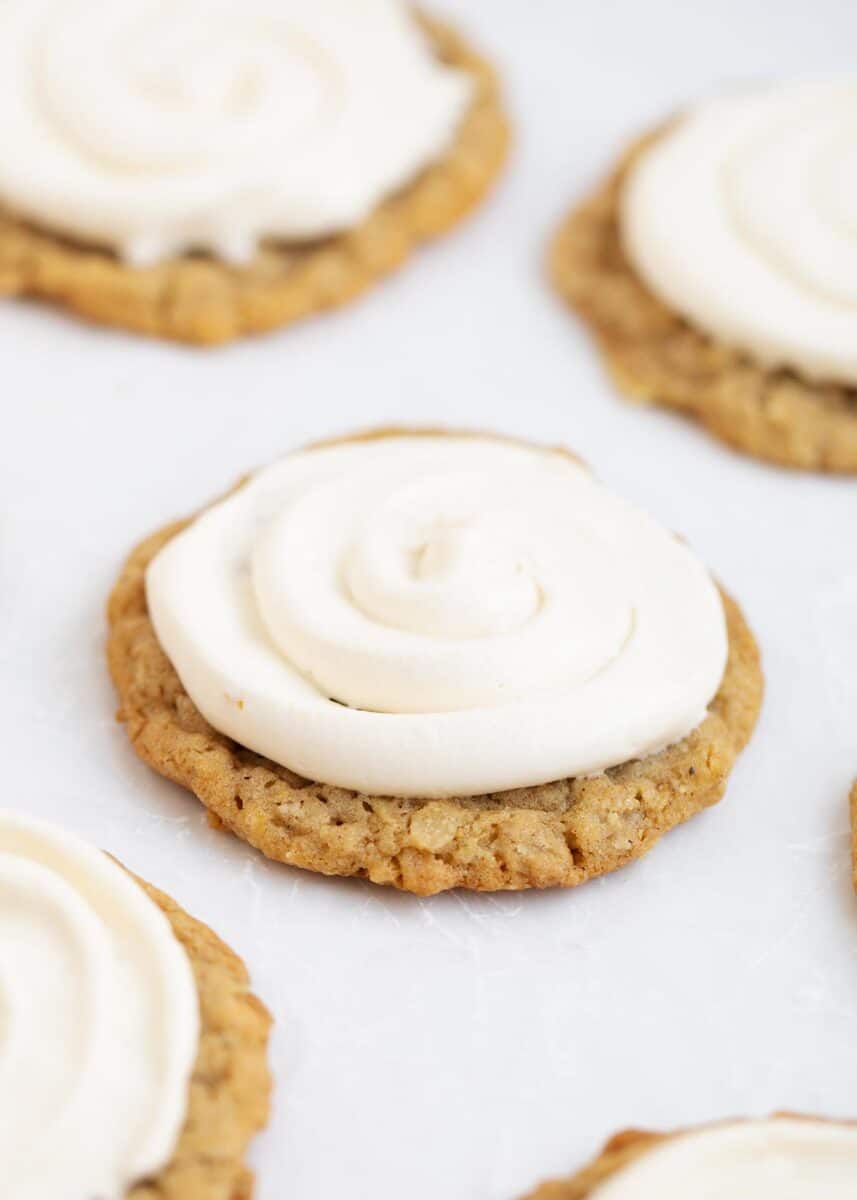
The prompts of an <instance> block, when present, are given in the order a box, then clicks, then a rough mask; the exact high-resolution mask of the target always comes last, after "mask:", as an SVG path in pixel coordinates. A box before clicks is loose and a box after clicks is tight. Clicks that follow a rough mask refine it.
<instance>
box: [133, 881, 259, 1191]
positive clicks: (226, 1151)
mask: <svg viewBox="0 0 857 1200" xmlns="http://www.w3.org/2000/svg"><path fill="white" fill-rule="evenodd" d="M138 882H139V883H140V886H141V887H142V888H143V890H144V891H145V892H146V894H147V895H148V896H149V897H150V899H151V900H153V901H154V902H155V904H157V905H158V907H159V908H160V909H161V911H162V912H163V913H164V915H165V916H166V917H167V919H168V921H169V922H170V925H171V926H172V930H173V933H174V934H175V936H176V938H177V939H178V941H179V942H180V943H181V945H182V946H183V948H184V950H185V953H186V954H187V956H188V959H189V960H190V965H191V968H192V970H193V976H194V980H195V982H196V988H197V993H198V996H199V1005H200V1036H199V1049H198V1053H197V1058H196V1064H195V1066H194V1070H193V1075H192V1077H191V1084H190V1096H189V1099H188V1109H187V1116H186V1119H185V1124H184V1128H183V1130H182V1133H181V1136H180V1138H179V1141H178V1144H177V1146H176V1149H175V1152H174V1154H173V1157H172V1160H171V1161H170V1162H169V1163H168V1164H167V1165H166V1167H164V1168H163V1170H161V1171H160V1172H159V1173H158V1174H157V1175H156V1176H155V1177H154V1178H152V1179H148V1180H144V1181H141V1182H140V1183H138V1184H135V1186H134V1187H133V1188H132V1189H131V1190H130V1192H128V1193H127V1195H128V1200H249V1198H250V1196H251V1195H252V1193H253V1176H252V1174H251V1172H250V1171H249V1169H248V1168H247V1166H246V1165H245V1163H244V1154H245V1152H246V1149H247V1146H248V1145H249V1143H250V1141H251V1139H252V1138H253V1136H254V1135H255V1134H256V1133H258V1131H259V1130H260V1129H261V1128H262V1127H263V1126H264V1125H265V1123H266V1121H267V1119H268V1109H269V1093H270V1087H271V1080H270V1075H269V1072H268V1066H267V1043H268V1031H269V1028H270V1024H271V1018H270V1016H269V1015H268V1012H267V1010H266V1008H265V1006H264V1005H263V1004H262V1003H261V1001H260V1000H258V999H257V998H256V996H254V995H253V993H252V992H251V991H250V980H249V978H248V975H247V970H246V968H245V966H244V963H243V962H242V961H241V959H240V958H239V957H238V956H237V955H236V954H235V953H234V952H233V951H232V950H230V949H229V947H228V946H226V945H225V944H224V943H223V942H222V941H221V940H220V938H219V937H217V935H216V934H215V933H213V932H212V930H211V929H209V928H208V927H207V926H206V925H203V924H202V922H201V921H197V920H196V919H195V918H194V917H191V916H189V915H188V914H187V913H186V912H184V910H183V909H181V908H180V907H179V905H178V904H176V902H175V901H174V900H171V899H170V898H169V896H166V895H164V893H163V892H160V891H158V889H157V888H154V887H152V885H151V884H148V883H145V882H143V881H142V880H138Z"/></svg>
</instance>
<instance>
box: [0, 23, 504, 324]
mask: <svg viewBox="0 0 857 1200" xmlns="http://www.w3.org/2000/svg"><path fill="white" fill-rule="evenodd" d="M422 21H423V24H424V25H425V27H426V30H427V32H428V35H429V38H430V40H431V43H432V45H433V47H434V50H435V53H436V55H437V57H438V58H439V59H440V60H441V61H442V62H443V63H446V64H448V65H450V66H453V67H456V68H458V69H460V70H462V71H465V72H467V73H468V74H469V75H470V76H471V78H472V79H473V81H474V97H473V100H472V102H471V104H470V107H469V109H468V111H467V113H466V115H465V117H464V119H463V121H462V123H461V125H460V128H459V130H458V133H457V135H456V138H455V140H454V142H453V144H452V146H451V147H450V148H449V149H448V150H447V152H446V153H445V154H444V155H443V157H442V158H441V159H440V160H439V161H437V162H436V163H434V164H433V165H431V166H429V167H428V168H426V169H425V170H424V171H423V172H422V173H421V174H420V175H419V177H418V178H417V179H416V180H415V181H414V182H413V183H411V184H409V185H408V186H407V187H405V188H404V189H402V190H401V191H399V192H398V193H397V194H395V195H394V196H392V197H391V198H390V199H388V200H387V201H386V202H384V203H382V204H381V205H380V206H379V207H378V208H377V209H376V210H375V212H373V213H372V214H371V215H370V216H369V217H368V218H367V219H366V220H364V221H363V222H362V223H361V224H359V225H358V226H356V227H355V228H353V229H350V230H348V231H347V232H345V233H343V234H341V235H338V236H335V237H329V238H323V239H321V240H319V241H318V242H315V243H311V244H309V245H304V246H301V245H292V244H288V243H280V242H277V241H274V240H270V241H266V242H264V243H263V244H262V245H261V246H260V248H259V250H258V252H257V254H256V256H255V258H254V259H253V260H252V262H251V263H250V264H249V265H248V266H246V267H241V266H233V265H229V264H228V263H225V262H220V261H218V260H217V259H214V258H210V257H207V256H204V255H185V256H182V257H179V258H175V259H172V260H168V261H166V262H164V263H162V264H159V265H157V266H154V267H150V268H145V269H141V268H134V267H132V266H128V265H126V264H124V263H123V262H122V261H121V260H120V259H119V258H118V257H117V256H116V255H115V254H113V253H110V252H109V251H105V250H101V249H98V248H96V247H93V246H89V245H85V244H83V243H79V242H76V241H74V240H73V239H69V238H65V237H61V236H57V235H54V234H53V233H51V232H50V231H49V230H45V229H42V228H39V227H37V226H35V225H32V224H30V223H28V222H27V221H25V220H21V219H20V218H19V217H17V216H16V214H15V213H14V212H10V211H3V210H2V209H0V295H7V296H13V295H19V296H31V297H35V298H39V299H42V300H48V301H52V302H54V303H57V304H60V305H63V306H65V307H66V308H69V309H71V310H73V311H74V312H76V313H78V314H79V315H81V316H83V317H87V318H89V319H91V320H93V321H96V322H98V323H100V324H106V325H114V326H119V327H121V328H125V329H129V330H133V331H134V332H137V333H143V334H148V335H151V336H154V337H162V338H172V339H175V340H178V341H183V342H191V343H197V344H200V345H214V344H217V343H221V342H226V341H229V340H231V339H233V338H237V337H241V336H243V335H245V334H252V333H261V332H265V331H267V330H272V329H275V328H278V327H280V326H284V325H288V324H291V323H292V322H293V321H296V320H298V319H299V318H301V317H305V316H309V315H310V314H313V313H317V312H321V311H323V310H324V309H328V308H332V307H335V306H337V305H340V304H345V303H346V302H347V301H349V300H351V299H353V298H354V297H355V296H357V295H358V294H359V293H360V292H362V291H364V290H365V289H366V288H367V287H369V286H371V285H372V284H373V283H375V282H376V281H377V280H379V279H381V278H382V277H383V276H384V275H386V274H388V273H389V272H391V271H392V270H394V269H395V268H396V267H398V266H399V265H400V264H401V263H403V262H404V261H405V259H407V258H408V257H409V255H410V254H411V253H412V252H413V251H414V250H415V249H416V248H417V247H418V246H419V244H420V243H421V242H424V241H426V240H428V239H430V238H432V237H435V236H436V235H438V234H441V233H443V232H444V231H446V230H447V229H449V228H450V227H451V226H452V225H454V224H455V223H456V222H457V221H459V220H460V219H461V218H462V217H464V216H465V215H466V214H467V213H468V212H469V211H470V210H471V209H472V208H474V207H475V206H476V205H477V204H478V203H479V201H480V200H482V198H483V197H484V195H485V193H486V192H487V191H488V189H489V187H490V185H491V184H492V183H493V181H494V179H495V178H496V176H497V175H498V173H499V172H500V169H501V168H502V166H503V163H504V161H505V158H506V153H507V149H508V142H509V127H508V123H507V120H506V116H505V113H504V110H503V106H502V102H501V100H500V95H499V88H498V84H497V80H496V77H495V75H494V72H493V69H492V68H491V66H490V65H489V64H488V63H487V62H486V61H485V60H484V59H483V58H481V57H480V56H479V55H478V54H477V53H476V52H475V51H474V50H473V49H471V48H470V46H469V45H468V44H467V43H466V42H465V41H464V39H462V38H461V37H459V36H458V34H457V33H456V32H455V31H454V30H452V29H450V28H449V27H448V26H446V25H444V24H441V23H440V22H437V21H433V20H431V19H429V18H422Z"/></svg>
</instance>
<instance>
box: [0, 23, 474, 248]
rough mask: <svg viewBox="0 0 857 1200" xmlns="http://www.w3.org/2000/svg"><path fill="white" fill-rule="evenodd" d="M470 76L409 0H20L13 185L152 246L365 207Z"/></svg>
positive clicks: (263, 230)
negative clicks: (444, 60) (427, 33)
mask: <svg viewBox="0 0 857 1200" xmlns="http://www.w3.org/2000/svg"><path fill="white" fill-rule="evenodd" d="M471 92H472V88H471V81H470V79H469V78H468V77H467V76H465V75H464V74H463V73H460V72H458V71H454V70H452V69H450V68H448V67H446V66H443V65H442V64H441V63H440V62H439V61H438V60H437V59H436V58H435V57H434V55H433V53H432V51H431V49H430V47H429V46H428V44H427V42H426V39H425V37H424V36H423V34H422V33H421V31H420V30H419V28H418V27H417V25H416V23H415V21H414V19H413V16H412V14H411V12H410V10H409V9H407V8H406V6H405V5H404V4H403V3H401V0H122V2H121V3H118V2H117V0H3V2H2V4H0V113H2V120H0V199H2V201H3V202H4V203H6V204H7V205H8V206H9V207H11V208H13V209H14V210H15V211H16V212H19V213H21V214H23V215H25V216H27V217H29V218H30V219H31V220H34V221H36V222H39V223H42V224H44V225H46V226H48V227H50V228H52V229H56V230H59V231H61V232H64V233H67V234H70V235H72V236H74V237H79V238H83V239H86V240H89V241H92V242H95V243H98V244H104V245H106V246H109V247H114V248H116V249H117V250H119V251H120V252H121V254H122V255H124V257H125V258H126V259H128V260H129V261H130V262H132V263H134V264H135V265H141V266H142V265H146V264H149V263H152V262H155V261H157V260H158V259H161V258H164V257H166V256H168V255H173V254H176V253H180V252H182V251H184V250H187V249H189V248H193V249H210V250H212V251H213V252H215V253H216V254H219V255H221V256H222V257H224V258H226V259H229V260H234V261H239V262H240V261H246V260H247V259H248V258H250V257H251V256H252V254H253V252H254V249H255V246H256V243H257V241H258V239H259V238H261V237H274V238H285V239H290V240H297V239H305V238H314V237H319V236H322V235H326V234H330V233H333V232H336V231H338V230H342V229H345V228H347V227H349V226H352V225H354V224H356V223H357V222H359V221H360V220H361V219H362V218H363V217H364V216H365V215H366V214H367V213H368V212H370V211H371V210H372V209H373V208H374V207H375V206H376V205H377V204H378V202H379V201H380V200H382V199H383V198H384V197H385V196H387V195H388V194H390V193H391V192H393V191H394V190H395V189H397V188H398V187H400V186H402V185H403V184H405V183H407V182H409V181H410V180H411V179H412V178H413V177H414V176H416V175H417V174H418V172H419V171H420V170H422V168H423V167H425V166H426V165H428V164H429V163H430V162H431V161H433V160H434V159H435V158H437V157H438V156H440V155H441V154H442V153H443V151H444V150H445V149H446V148H447V146H448V145H449V143H450V142H451V140H452V138H453V137H454V134H455V131H456V128H457V126H458V124H459V122H460V120H461V117H462V115H463V113H464V110H465V108H466V107H467V104H468V103H469V99H470V96H471Z"/></svg>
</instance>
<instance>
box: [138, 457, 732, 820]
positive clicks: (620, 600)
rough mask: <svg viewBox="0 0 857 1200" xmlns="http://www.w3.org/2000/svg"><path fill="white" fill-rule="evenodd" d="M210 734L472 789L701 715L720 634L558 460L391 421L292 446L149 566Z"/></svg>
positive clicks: (637, 531) (301, 759)
mask: <svg viewBox="0 0 857 1200" xmlns="http://www.w3.org/2000/svg"><path fill="white" fill-rule="evenodd" d="M147 590H148V601H149V609H150V612H151V617H152V621H153V623H154V626H155V630H156V632H157V635H158V638H159V640H160V642H161V645H162V646H163V647H164V649H165V650H166V653H167V654H168V656H169V657H170V659H171V661H172V662H173V664H174V666H175V668H176V670H177V671H178V674H179V676H180V677H181V680H182V682H183V684H184V686H185V687H186V689H187V691H188V693H189V695H190V696H191V697H192V699H193V700H194V702H195V704H196V705H197V707H198V708H199V709H200V710H201V712H202V713H203V714H204V715H205V717H206V718H207V719H208V721H209V722H210V723H211V724H212V725H213V726H214V727H215V728H216V729H218V730H220V731H221V732H223V733H225V734H227V735H228V736H230V737H232V738H234V739H235V740H237V741H238V742H241V743H242V744H243V745H245V746H248V747H250V748H251V749H252V750H255V751H256V752H257V753H259V754H262V755H265V756H267V757H268V758H271V759H273V760H274V761H276V762H278V763H281V764H282V765H284V766H287V767H289V768H291V769H292V770H294V771H296V772H298V773H299V774H301V775H304V776H307V777H308V778H311V779H315V780H320V781H323V782H326V783H332V784H337V785H340V786H342V787H348V788H354V789H357V790H360V791H364V792H368V793H375V794H380V795H405V796H443V795H473V794H479V793H482V792H486V791H496V790H502V789H507V788H515V787H523V786H526V785H531V784H537V783H543V782H547V781H549V780H553V779H559V778H564V777H566V776H574V775H580V774H584V773H592V772H597V771H600V770H602V769H604V768H606V767H609V766H613V765H615V764H617V763H620V762H624V761H626V760H628V759H631V758H634V757H637V756H640V755H645V754H647V753H649V752H651V751H655V750H658V749H660V748H662V747H663V746H664V745H666V744H668V743H670V742H673V741H675V740H677V739H679V738H681V737H683V736H684V735H685V734H687V733H688V732H689V731H690V730H691V729H693V728H694V727H695V726H696V725H697V724H698V723H699V721H700V720H701V719H702V718H703V717H704V715H705V712H706V706H707V704H708V702H709V701H710V700H711V698H712V696H713V695H714V693H715V692H716V690H717V687H718V685H719V683H720V679H721V677H722V674H723V669H724V664H725V660H726V653H727V637H726V631H725V622H724V616H723V610H722V605H721V602H720V598H719V595H718V593H717V591H716V589H715V587H714V585H713V583H712V581H711V579H710V578H709V576H708V574H707V573H706V571H705V570H704V568H703V567H702V566H701V565H700V563H699V562H698V561H697V560H696V559H695V558H694V557H693V555H692V554H691V553H690V552H689V551H688V550H687V549H686V548H685V547H684V546H683V545H682V544H681V543H680V542H678V541H677V540H676V539H675V538H674V537H672V536H671V535H670V534H668V533H666V532H665V531H664V530H662V529H661V528H660V527H659V526H658V525H657V524H656V523H655V522H654V521H653V520H652V519H651V518H650V517H648V516H645V515H644V514H642V513H639V512H637V511H635V510H634V509H632V508H631V507H630V506H629V505H627V504H625V503H624V502H623V501H622V500H620V499H618V498H617V497H615V496H612V495H611V494H610V493H609V492H607V491H606V490H605V489H604V488H602V487H600V486H599V485H598V484H597V483H595V482H594V481H593V480H592V478H591V477H590V476H589V474H588V472H586V471H585V470H584V469H583V468H582V467H581V466H579V465H577V464H576V463H575V462H573V461H572V460H571V459H570V458H569V457H568V456H567V455H563V454H560V453H558V452H554V451H546V450H540V449H536V448H533V447H528V446H522V445H519V444H515V443H510V442H504V441H501V440H495V439H491V438H471V437H466V436H461V437H418V436H412V437H404V436H403V437H395V438H386V439H374V440H371V441H364V442H350V443H346V444H342V445H337V446H332V447H327V448H324V449H316V450H310V451H305V452H303V453H300V454H295V455H292V456H290V457H288V458H286V459H284V460H282V461H281V462H278V463H276V464H274V465H273V466H271V467H268V468H267V469H266V470H264V471H261V472H260V473H258V474H257V475H256V476H255V477H253V479H252V480H251V481H250V482H249V483H247V484H246V485H245V486H244V487H242V488H241V489H240V490H239V491H237V492H235V493H233V494H232V495H231V496H230V497H229V498H228V499H226V500H224V501H222V502H221V503H219V504H217V505H215V506H214V507H213V508H211V509H209V510H207V511H206V512H205V513H203V514H202V515H201V516H200V517H198V518H197V519H196V520H195V521H194V522H193V523H192V525H191V526H190V527H189V528H188V529H186V530H185V531H184V532H183V533H181V534H180V535H179V536H178V537H176V538H174V539H173V540H172V541H171V542H169V543H168V545H167V546H166V547H165V548H164V549H163V550H162V551H161V552H160V554H158V555H157V556H156V558H155V559H154V560H153V562H152V563H151V564H150V566H149V570H148V574H147Z"/></svg>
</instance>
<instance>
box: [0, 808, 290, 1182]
mask: <svg viewBox="0 0 857 1200" xmlns="http://www.w3.org/2000/svg"><path fill="white" fill-rule="evenodd" d="M248 988H249V981H248V979H247V972H246V971H245V969H244V965H243V963H242V962H241V961H240V959H238V958H237V957H236V956H235V955H234V954H233V953H232V951H231V950H229V949H228V948H227V947H226V946H224V944H223V943H222V942H221V941H220V940H219V939H218V938H217V937H216V936H215V935H214V934H213V933H212V932H211V930H210V929H208V928H206V926H205V925H202V924H200V922H199V921H196V920H194V919H193V917H189V916H188V915H187V913H185V912H183V911H182V910H181V909H180V908H179V907H178V905H177V904H176V903H175V902H174V901H172V900H170V899H169V898H168V897H167V896H165V895H163V894H162V893H161V892H158V891H156V890H155V888H153V887H151V886H150V885H149V884H147V883H143V882H142V881H141V880H137V879H135V878H134V877H133V876H132V875H129V874H128V873H127V872H126V871H125V870H123V868H122V867H120V866H119V865H118V864H117V863H116V862H115V861H114V860H112V859H111V858H109V857H107V855H105V854H102V853H101V851H99V850H96V849H94V848H93V847H91V846H89V845H87V844H86V843H85V842H82V841H80V840H79V839H78V838H76V837H73V836H71V835H70V834H68V833H66V832H64V831H62V830H60V829H58V828H56V827H55V826H52V825H47V824H44V823H42V822H39V821H34V820H31V819H29V818H27V817H22V816H20V815H18V814H13V813H11V812H8V811H0V1029H2V1036H0V1112H2V1113H3V1119H2V1121H0V1164H2V1172H3V1192H4V1195H9V1196H13V1195H14V1197H15V1200H69V1198H70V1197H72V1196H74V1197H81V1198H83V1197H87V1198H88V1197H98V1200H123V1198H124V1197H127V1198H128V1200H155V1198H156V1197H157V1198H158V1200H190V1198H191V1197H193V1200H249V1197H250V1195H251V1193H252V1176H251V1174H250V1172H249V1171H248V1170H247V1168H246V1167H245V1165H244V1161H243V1158H244V1152H245V1149H246V1147H247V1144H248V1142H249V1141H250V1139H251V1137H252V1136H253V1134H255V1133H256V1131H257V1130H259V1129H260V1128H261V1127H262V1125H264V1123H265V1121H266V1120H267V1114H268V1091H269V1078H268V1069H267V1065H266V1043H267V1037H268V1026H269V1024H270V1019H269V1017H268V1014H267V1012H266V1011H265V1009H264V1007H263V1006H262V1004H260V1002H259V1001H258V1000H257V999H256V997H255V996H254V995H252V993H251V992H250V991H249V990H248Z"/></svg>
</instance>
